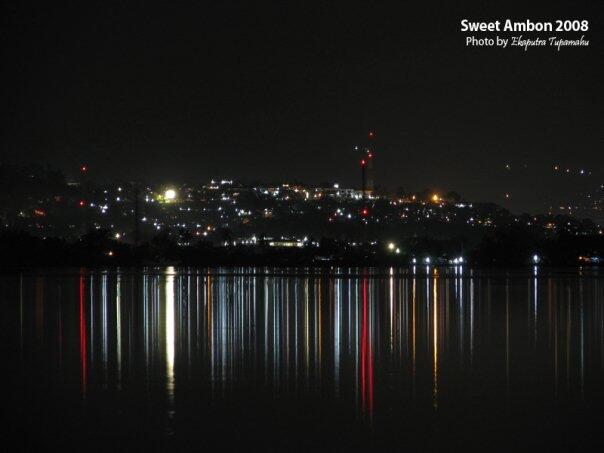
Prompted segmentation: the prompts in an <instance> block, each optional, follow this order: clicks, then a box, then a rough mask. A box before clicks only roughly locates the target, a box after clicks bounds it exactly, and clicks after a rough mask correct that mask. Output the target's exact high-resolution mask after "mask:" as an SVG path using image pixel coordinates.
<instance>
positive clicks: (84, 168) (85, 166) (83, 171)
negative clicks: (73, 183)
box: [80, 165, 88, 173]
mask: <svg viewBox="0 0 604 453" xmlns="http://www.w3.org/2000/svg"><path fill="white" fill-rule="evenodd" d="M80 171H81V172H82V173H86V172H87V171H88V166H87V165H82V166H81V167H80Z"/></svg>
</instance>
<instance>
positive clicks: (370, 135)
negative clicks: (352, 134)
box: [367, 131, 375, 138]
mask: <svg viewBox="0 0 604 453" xmlns="http://www.w3.org/2000/svg"><path fill="white" fill-rule="evenodd" d="M367 136H368V137H369V138H374V137H375V132H373V131H369V133H368V134H367Z"/></svg>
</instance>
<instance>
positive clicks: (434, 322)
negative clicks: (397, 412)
mask: <svg viewBox="0 0 604 453" xmlns="http://www.w3.org/2000/svg"><path fill="white" fill-rule="evenodd" d="M433 282H434V284H433V290H432V294H433V303H432V307H433V313H432V349H433V357H432V360H433V390H432V405H433V407H434V409H435V410H437V409H438V285H437V282H438V273H437V272H436V269H435V272H434V279H433Z"/></svg>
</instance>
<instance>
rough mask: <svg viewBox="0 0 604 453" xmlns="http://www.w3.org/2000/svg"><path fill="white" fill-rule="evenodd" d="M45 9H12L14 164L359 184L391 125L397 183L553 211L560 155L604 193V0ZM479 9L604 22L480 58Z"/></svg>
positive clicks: (9, 138)
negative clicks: (468, 25)
mask: <svg viewBox="0 0 604 453" xmlns="http://www.w3.org/2000/svg"><path fill="white" fill-rule="evenodd" d="M40 3H42V2H40ZM44 3H46V5H44V6H39V5H33V4H28V3H26V2H23V1H18V2H12V1H8V2H2V6H1V14H0V17H1V19H0V20H1V21H2V22H1V24H0V25H1V31H0V36H1V39H2V74H3V79H4V81H3V83H2V91H3V93H2V97H3V109H2V111H3V112H2V115H3V118H2V123H3V126H4V133H3V134H2V155H1V156H0V158H1V159H2V160H5V161H10V162H42V163H50V164H52V165H54V166H57V167H60V168H62V169H63V170H64V171H65V172H66V173H70V172H71V173H73V172H74V171H75V169H77V167H78V165H79V164H80V163H81V162H86V163H88V164H89V166H90V168H91V171H92V174H93V175H94V176H95V177H96V178H97V179H101V178H107V177H116V178H129V179H135V180H147V181H148V180H158V181H162V182H164V181H178V180H185V179H186V180H207V178H209V177H213V176H214V177H217V176H225V177H227V176H228V177H235V178H245V179H247V180H255V179H262V180H284V179H297V180H302V181H306V182H309V183H318V182H322V181H339V182H340V183H342V184H345V185H358V181H357V180H358V177H357V176H358V168H357V159H356V155H355V154H354V152H353V151H352V147H353V146H354V144H355V143H358V142H359V141H360V140H361V139H362V138H363V137H364V136H365V133H366V131H367V130H368V129H375V131H376V133H377V136H378V140H377V143H376V154H377V159H376V180H377V182H378V183H380V184H382V185H383V186H385V187H387V188H390V189H395V188H397V187H400V186H402V187H404V188H405V189H408V190H421V189H423V188H425V187H436V188H440V189H446V190H449V189H454V190H457V191H459V192H461V193H462V194H464V195H467V196H468V197H470V198H473V199H479V200H492V201H496V202H501V203H503V202H504V200H502V195H503V193H505V192H507V191H513V193H512V194H513V197H512V199H511V200H510V201H508V202H506V203H507V204H508V205H509V206H510V207H511V208H512V209H516V210H518V209H530V210H539V209H540V208H541V206H542V205H543V204H544V203H545V201H546V200H547V202H551V201H552V200H553V198H556V197H557V198H560V197H564V196H566V195H565V194H566V193H567V192H569V191H572V190H573V187H574V183H573V184H568V183H565V184H566V185H563V187H562V186H561V184H560V181H559V180H557V179H556V178H551V177H550V176H551V175H549V174H550V173H551V166H552V165H553V163H560V164H562V165H564V166H566V165H568V166H572V167H573V168H579V167H581V168H583V167H584V168H588V169H589V170H590V171H592V172H593V177H592V180H590V181H588V184H587V185H590V184H591V185H594V186H595V185H599V183H601V182H604V181H600V180H596V178H600V179H601V176H602V168H603V167H604V166H603V165H602V164H603V158H602V148H603V146H602V145H603V141H604V140H603V138H604V133H603V127H602V125H603V119H604V116H603V111H602V108H603V107H602V106H603V102H602V101H603V91H604V90H603V88H602V80H604V68H603V65H602V55H603V52H602V25H603V23H602V22H603V21H602V19H603V17H604V14H603V11H604V8H603V7H602V2H600V1H594V0H590V1H581V0H573V1H567V2H559V1H549V2H517V3H515V2H487V1H484V0H481V1H463V2H462V1H449V2H434V1H423V2H419V1H416V2H408V1H397V2H392V3H386V2H376V1H373V2H362V3H356V2H351V1H348V2H340V3H335V2H327V1H321V2H311V1H301V2H296V1H279V2H271V3H265V2H256V1H245V2H236V1H225V0H223V1H206V2H204V1H196V2H163V3H162V4H160V6H156V5H155V3H156V2H143V1H140V2H136V1H128V2H126V1H123V2H115V3H114V4H112V3H113V2H99V3H97V4H95V3H94V2H88V1H87V2H73V4H71V5H69V6H61V5H60V4H59V3H57V2H44ZM78 3H79V4H78ZM526 3H530V4H531V6H527V5H526ZM537 3H541V4H540V5H537ZM151 4H153V5H151ZM496 4H501V5H499V6H495V5H496ZM463 18H468V19H473V20H496V19H505V18H511V19H517V20H520V19H525V18H531V19H533V20H552V21H553V20H555V19H556V18H569V19H574V18H580V19H588V20H589V21H590V31H588V32H587V33H585V34H586V37H587V38H588V39H589V40H590V47H589V48H567V49H562V51H560V52H557V51H555V50H553V49H551V48H545V49H529V51H528V52H523V51H521V50H519V49H506V50H501V49H492V48H486V49H477V48H466V47H465V46H464V37H465V35H466V34H467V33H462V32H461V31H460V29H459V28H460V26H459V22H460V20H461V19H463ZM527 35H530V34H528V33H527ZM540 35H543V33H542V34H540ZM545 35H546V36H549V35H560V36H564V37H569V38H570V37H577V36H578V35H580V34H577V33H568V34H566V35H561V34H560V33H553V34H552V33H545ZM508 162H509V163H511V164H512V165H513V169H514V171H513V172H507V173H506V172H505V171H504V170H503V168H504V165H505V163H508ZM525 165H526V167H525ZM519 169H521V170H522V171H520V170H519ZM548 175H549V176H548ZM592 183H593V184H592ZM558 192H560V193H558ZM552 194H555V195H552ZM548 197H549V198H548ZM552 197H553V198H552ZM557 198H556V199H557ZM553 201H556V200H553Z"/></svg>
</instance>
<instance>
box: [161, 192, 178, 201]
mask: <svg viewBox="0 0 604 453" xmlns="http://www.w3.org/2000/svg"><path fill="white" fill-rule="evenodd" d="M164 199H165V200H166V201H172V200H175V199H176V190H174V189H167V190H166V191H165V192H164Z"/></svg>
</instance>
